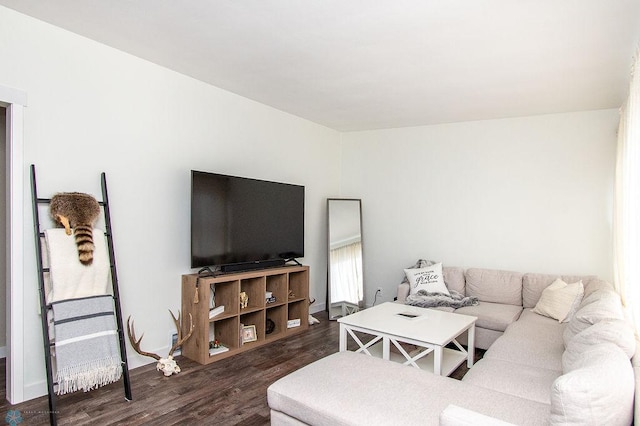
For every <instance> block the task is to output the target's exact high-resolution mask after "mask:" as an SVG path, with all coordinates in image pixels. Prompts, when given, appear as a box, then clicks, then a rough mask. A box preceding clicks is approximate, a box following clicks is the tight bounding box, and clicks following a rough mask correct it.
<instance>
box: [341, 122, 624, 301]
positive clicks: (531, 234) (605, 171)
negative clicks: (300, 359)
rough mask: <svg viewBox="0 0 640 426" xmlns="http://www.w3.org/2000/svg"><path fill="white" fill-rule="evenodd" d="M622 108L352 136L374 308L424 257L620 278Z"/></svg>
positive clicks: (347, 153) (354, 192)
mask: <svg viewBox="0 0 640 426" xmlns="http://www.w3.org/2000/svg"><path fill="white" fill-rule="evenodd" d="M617 123H618V112H617V110H603V111H591V112H579V113H571V114H557V115H545V116H536V117H526V118H514V119H504V120H490V121H478V122H466V123H456V124H446V125H437V126H426V127H413V128H404V129H392V130H380V131H367V132H354V133H346V134H344V135H343V136H342V138H343V157H342V182H341V185H342V192H341V193H342V196H345V197H354V198H362V210H363V226H364V229H363V241H364V248H365V252H364V253H365V259H364V262H365V264H364V265H365V272H364V273H365V281H366V284H365V285H366V287H367V292H366V298H367V299H366V301H367V303H371V301H372V300H373V292H374V291H375V289H376V288H377V287H379V286H382V287H383V288H384V294H383V300H391V299H392V298H393V296H395V293H396V288H397V284H398V283H399V281H400V280H401V279H402V277H403V271H402V269H403V268H406V267H408V266H410V265H411V264H413V263H414V262H415V261H416V260H417V259H419V258H425V259H433V260H437V261H442V262H443V263H444V264H445V265H455V266H462V267H465V268H468V267H486V268H500V269H507V270H515V271H523V272H543V273H579V274H597V275H599V276H601V277H603V278H605V279H611V278H612V275H613V273H612V250H611V247H612V234H611V215H612V213H611V212H612V207H611V205H612V193H613V176H614V163H615V145H616V142H615V141H616V129H617Z"/></svg>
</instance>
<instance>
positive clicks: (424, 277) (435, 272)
mask: <svg viewBox="0 0 640 426" xmlns="http://www.w3.org/2000/svg"><path fill="white" fill-rule="evenodd" d="M404 273H405V274H406V275H407V279H408V280H409V285H410V289H411V290H410V294H416V293H417V292H418V291H420V290H424V291H426V292H428V293H444V294H447V295H450V294H451V293H449V290H448V289H447V286H446V285H445V284H444V278H443V277H442V263H436V264H435V265H431V266H429V267H427V268H419V269H405V270H404Z"/></svg>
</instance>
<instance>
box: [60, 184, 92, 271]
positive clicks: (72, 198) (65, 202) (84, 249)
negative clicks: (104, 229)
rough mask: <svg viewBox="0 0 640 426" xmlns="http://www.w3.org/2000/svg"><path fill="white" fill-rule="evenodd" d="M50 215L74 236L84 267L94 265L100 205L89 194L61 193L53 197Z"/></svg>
mask: <svg viewBox="0 0 640 426" xmlns="http://www.w3.org/2000/svg"><path fill="white" fill-rule="evenodd" d="M49 213H50V214H51V217H52V218H53V220H54V221H55V222H56V224H57V225H62V226H63V227H64V229H65V232H66V234H67V235H71V228H73V235H74V237H75V240H76V246H77V247H78V259H79V260H80V263H82V264H83V265H91V263H93V249H94V246H93V225H94V223H95V222H96V220H97V219H98V215H99V214H100V204H98V201H96V199H95V198H93V197H92V196H91V195H89V194H83V193H81V192H60V193H58V194H55V195H54V196H53V197H51V204H50V205H49Z"/></svg>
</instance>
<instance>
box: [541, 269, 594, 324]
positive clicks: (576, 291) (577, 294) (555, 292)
mask: <svg viewBox="0 0 640 426" xmlns="http://www.w3.org/2000/svg"><path fill="white" fill-rule="evenodd" d="M583 294H584V287H583V285H582V281H577V282H575V283H572V284H567V283H566V282H564V281H563V280H562V279H561V278H558V279H557V280H555V281H554V282H553V284H551V285H550V286H549V287H547V288H545V289H544V290H543V291H542V295H541V296H540V299H539V300H538V303H536V306H535V307H534V308H533V309H532V311H533V312H535V313H536V314H539V315H544V316H546V317H549V318H553V319H556V320H558V321H559V322H565V321H567V320H568V317H569V314H570V313H571V311H572V310H574V311H575V310H576V308H577V307H578V305H577V304H578V303H580V301H581V300H582V295H583Z"/></svg>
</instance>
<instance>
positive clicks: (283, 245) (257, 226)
mask: <svg viewBox="0 0 640 426" xmlns="http://www.w3.org/2000/svg"><path fill="white" fill-rule="evenodd" d="M303 256H304V186H301V185H292V184H286V183H279V182H269V181H264V180H257V179H249V178H243V177H237V176H228V175H222V174H216V173H206V172H199V171H195V170H192V171H191V267H192V268H200V267H211V266H221V265H229V264H242V263H257V262H260V261H265V260H275V259H291V258H296V257H303Z"/></svg>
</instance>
